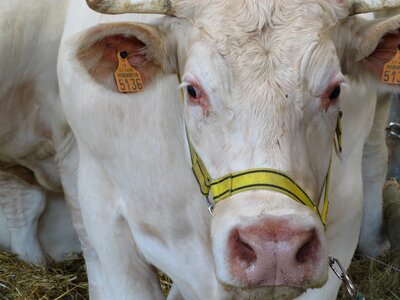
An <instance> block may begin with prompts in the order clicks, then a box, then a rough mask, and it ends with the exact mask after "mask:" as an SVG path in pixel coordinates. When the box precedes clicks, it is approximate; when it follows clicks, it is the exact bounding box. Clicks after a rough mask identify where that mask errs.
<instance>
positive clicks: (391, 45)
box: [364, 31, 400, 78]
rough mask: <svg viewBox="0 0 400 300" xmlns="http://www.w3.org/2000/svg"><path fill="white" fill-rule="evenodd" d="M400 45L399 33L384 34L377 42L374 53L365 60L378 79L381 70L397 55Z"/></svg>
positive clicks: (380, 75)
mask: <svg viewBox="0 0 400 300" xmlns="http://www.w3.org/2000/svg"><path fill="white" fill-rule="evenodd" d="M399 45H400V32H399V31H396V32H394V33H388V34H386V35H385V36H384V37H383V38H382V40H381V41H380V42H379V44H378V46H377V47H376V49H375V51H374V52H373V53H372V54H371V55H369V56H368V57H367V58H365V60H364V62H365V63H366V65H367V66H368V67H369V68H371V69H372V71H373V72H374V73H375V74H376V75H377V76H378V77H379V78H380V77H382V73H383V68H384V66H385V64H386V63H387V62H389V61H390V60H391V59H392V58H393V57H394V56H395V55H396V53H397V48H398V46H399Z"/></svg>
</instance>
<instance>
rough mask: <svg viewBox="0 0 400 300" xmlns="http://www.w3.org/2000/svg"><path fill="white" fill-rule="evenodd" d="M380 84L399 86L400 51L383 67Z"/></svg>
mask: <svg viewBox="0 0 400 300" xmlns="http://www.w3.org/2000/svg"><path fill="white" fill-rule="evenodd" d="M382 82H383V83H387V84H399V85H400V50H399V49H397V53H396V55H395V56H394V57H393V58H392V59H391V60H390V61H389V62H387V63H386V64H385V66H384V67H383V74H382Z"/></svg>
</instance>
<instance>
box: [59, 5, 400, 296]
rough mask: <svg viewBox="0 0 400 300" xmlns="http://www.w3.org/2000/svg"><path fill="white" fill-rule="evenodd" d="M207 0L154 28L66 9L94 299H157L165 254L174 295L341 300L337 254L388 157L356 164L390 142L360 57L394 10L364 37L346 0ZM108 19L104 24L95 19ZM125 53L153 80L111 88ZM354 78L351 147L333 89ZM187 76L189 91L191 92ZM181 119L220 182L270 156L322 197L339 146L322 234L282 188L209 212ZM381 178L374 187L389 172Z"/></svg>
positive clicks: (62, 62)
mask: <svg viewBox="0 0 400 300" xmlns="http://www.w3.org/2000/svg"><path fill="white" fill-rule="evenodd" d="M210 2H212V3H211V4H209V5H208V6H203V5H201V4H192V5H188V4H189V3H190V1H186V2H184V5H182V8H180V9H181V10H180V11H179V13H178V15H180V18H178V19H173V18H172V19H171V18H166V19H163V20H161V21H162V23H160V24H159V25H156V26H147V25H141V24H137V23H132V22H133V21H134V20H135V21H137V19H136V17H133V16H122V17H121V16H118V17H107V16H102V15H96V14H95V13H93V12H91V11H88V9H87V8H86V7H85V5H84V4H83V3H81V2H79V1H75V2H74V1H73V2H72V4H73V5H71V6H70V9H69V13H68V19H67V25H66V30H65V32H64V37H63V41H64V42H63V43H62V48H61V53H60V57H59V65H58V68H59V69H58V75H59V80H60V85H61V95H62V103H63V108H64V111H65V113H66V116H67V119H68V122H69V123H70V125H71V127H72V130H73V131H74V133H75V135H76V139H77V144H78V145H79V168H78V181H77V182H78V189H77V192H78V193H77V196H78V197H77V199H78V202H79V207H80V210H81V217H82V220H83V224H84V226H82V227H81V230H80V235H81V240H83V241H84V245H83V247H84V249H86V250H84V255H85V259H86V264H87V267H88V275H89V284H90V293H91V297H92V298H94V299H103V298H104V299H110V298H117V299H162V297H163V296H162V293H161V291H160V289H159V287H158V283H157V276H156V273H155V272H154V270H153V266H155V267H157V268H159V269H160V270H162V271H164V272H165V273H167V275H169V276H170V277H171V278H172V280H173V281H174V289H173V292H172V293H171V294H170V299H181V297H183V298H184V299H247V298H251V299H253V298H254V299H259V298H260V299H266V298H267V299H292V298H294V297H297V296H299V299H335V297H336V294H337V291H338V287H339V285H340V281H339V280H337V278H335V277H334V275H333V274H332V273H328V256H327V255H328V254H329V255H331V256H334V257H336V258H339V260H340V261H342V263H343V265H344V266H345V267H346V268H347V267H348V265H349V264H350V261H351V257H352V255H353V253H354V250H355V248H356V245H357V240H358V236H359V232H360V226H361V223H362V215H363V183H362V181H363V177H364V180H365V179H366V178H367V179H368V180H370V181H372V180H375V179H377V178H380V177H381V176H382V174H383V173H384V172H381V171H382V170H384V169H385V162H384V159H383V160H382V159H380V160H379V168H377V169H375V170H372V171H371V170H370V173H368V172H367V173H365V174H366V175H365V174H364V175H363V174H362V173H361V170H362V165H368V162H369V161H370V160H371V159H375V157H376V155H378V156H380V157H383V156H384V155H382V153H383V154H384V152H385V149H382V148H381V147H378V151H376V152H375V153H370V152H368V149H372V148H374V143H381V142H382V143H383V140H380V138H381V136H380V135H379V134H378V135H375V134H373V132H374V129H373V128H375V127H374V126H375V125H374V117H373V116H374V114H375V110H376V108H377V100H376V92H375V91H376V85H374V84H373V82H376V79H375V80H373V79H372V78H371V76H370V75H366V76H363V75H364V74H365V73H368V72H367V70H366V69H365V66H364V65H363V64H362V63H361V64H358V63H359V61H360V60H361V59H362V58H366V59H367V57H368V55H371V53H375V52H374V49H375V48H376V47H377V44H378V41H379V40H380V39H381V38H382V36H383V35H384V34H385V33H386V32H387V31H390V30H393V28H397V27H395V26H397V24H395V23H396V22H397V21H396V19H392V20H391V21H390V22H388V24H389V25H387V24H386V25H385V26H382V27H381V28H380V29H379V30H376V31H372V29H371V32H374V33H375V34H376V35H377V36H378V35H379V34H380V35H379V38H378V37H377V38H376V42H374V43H371V44H368V43H365V44H362V47H361V43H360V45H358V44H357V45H352V44H351V42H352V34H353V33H354V32H353V30H354V31H356V32H357V30H358V27H357V26H358V25H357V24H358V23H357V22H358V21H353V20H351V19H349V20H346V18H345V17H346V6H345V4H343V3H339V4H336V6H331V4H329V3H327V2H324V1H307V3H303V4H302V3H300V2H299V1H294V2H293V3H292V2H290V3H289V2H287V1H282V2H279V3H278V2H277V1H276V2H275V1H272V2H270V3H269V4H268V3H266V2H265V3H264V1H260V3H259V4H255V3H254V2H252V1H243V2H240V1H232V2H230V4H229V3H228V2H227V1H222V2H220V3H217V1H215V2H213V1H210ZM239 2H240V3H239ZM185 5H186V8H185ZM197 5H198V7H197ZM342 6H343V7H342ZM189 7H190V8H189ZM285 9H288V11H289V12H285ZM305 15H306V16H305ZM285 18H286V19H285ZM289 20H290V22H289ZM111 21H112V22H117V21H118V22H119V23H113V24H107V23H110V22H111ZM121 22H122V23H121ZM99 23H106V24H103V25H100V26H97V27H94V28H93V29H92V28H91V27H92V26H95V25H97V24H99ZM222 24H223V25H222ZM342 28H345V30H342ZM385 28H386V29H385ZM328 29H329V30H328ZM83 30H86V31H84V32H83V33H82V31H83ZM307 30H309V31H307ZM346 30H347V31H346ZM300 33H301V34H300ZM359 33H360V32H359ZM396 38H397V37H396ZM331 39H332V40H335V42H336V43H333V42H332V40H331ZM357 41H358V40H357ZM309 45H315V47H312V48H311V49H312V50H310V48H309ZM335 45H336V46H335ZM352 47H355V48H352ZM365 48H366V49H365ZM143 49H144V50H143ZM355 50H357V51H359V52H357V53H356V54H354V53H355V52H354V51H355ZM119 51H127V52H128V58H129V62H130V63H131V65H133V66H134V67H136V68H137V69H138V70H139V72H141V73H142V76H143V79H144V83H145V90H144V92H142V93H137V94H119V93H118V92H117V91H116V86H115V82H114V77H113V72H114V71H115V69H116V67H117V55H118V53H119ZM394 51H395V49H394ZM299 53H300V54H299ZM346 53H350V54H351V55H350V57H348V56H346ZM311 54H312V55H311ZM296 68H297V69H296ZM341 69H342V70H343V72H344V73H345V74H346V75H348V78H347V79H346V78H345V77H344V76H343V75H342V74H341V72H340V70H341ZM378 71H379V70H378ZM177 73H179V74H180V75H181V76H182V83H180V82H179V80H178V79H177V76H176V74H177ZM370 73H372V72H370ZM365 77H366V78H367V79H365ZM365 80H366V81H367V82H370V84H365ZM363 81H364V83H360V82H363ZM343 82H346V84H345V85H343V86H342V95H341V97H340V109H341V110H342V111H343V113H344V117H343V129H344V133H343V145H344V148H343V153H342V154H340V155H338V156H336V155H335V154H333V156H332V149H333V145H332V144H333V137H334V130H335V125H336V118H337V114H338V110H339V104H338V102H339V101H338V100H337V99H336V98H337V97H334V96H331V95H336V94H337V93H333V91H335V87H337V86H339V85H340V84H342V83H343ZM178 85H180V86H181V87H182V88H184V89H187V92H186V93H185V98H184V101H183V102H182V101H181V100H180V98H181V94H180V91H179V90H178V89H177V86H178ZM189 87H190V88H189ZM309 89H311V92H310V90H309ZM300 91H302V92H300ZM336 92H337V89H336ZM303 93H305V94H306V95H307V96H304V94H303ZM302 95H303V96H302ZM316 95H317V96H316ZM336 96H337V95H336ZM378 107H380V106H378ZM384 110H385V109H382V111H384ZM379 111H380V110H379ZM382 116H383V117H382ZM383 118H384V113H381V114H379V117H377V118H376V120H375V121H377V120H378V119H379V120H382V119H383ZM379 120H378V121H379ZM380 122H381V121H380ZM375 123H377V122H375ZM378 123H379V122H378ZM380 124H381V123H380ZM379 126H380V125H379ZM379 126H377V127H376V128H378V127H379ZM186 131H187V132H188V135H189V136H190V139H191V140H192V142H193V145H194V147H195V148H196V150H197V151H198V153H199V155H200V156H201V157H202V159H203V160H204V164H205V165H206V166H207V169H208V172H209V173H210V175H211V176H212V178H213V179H216V178H220V177H221V176H224V175H225V174H228V173H230V172H238V171H243V170H247V169H249V168H250V169H251V168H257V167H268V168H274V169H278V170H282V171H284V172H286V173H288V174H289V175H290V176H291V177H293V178H295V180H296V181H298V182H299V183H300V184H301V185H302V186H303V187H304V188H305V189H306V190H307V192H308V193H309V194H310V195H311V198H312V199H314V201H318V199H319V195H320V191H321V190H322V186H323V181H324V178H325V176H326V173H327V169H328V165H329V161H330V159H331V157H332V159H333V162H332V171H331V190H330V199H331V204H330V209H329V214H328V224H327V231H326V233H324V229H323V226H322V224H321V220H320V219H319V218H318V216H317V215H316V214H315V213H312V212H311V210H309V209H308V208H307V207H305V206H302V205H300V204H298V203H296V202H295V201H293V200H291V199H288V198H285V197H284V196H283V195H281V194H278V193H274V192H271V191H263V190H253V191H247V192H244V193H241V194H237V195H234V196H232V197H230V198H228V199H226V200H223V201H222V202H220V203H218V204H217V205H216V207H215V210H214V215H213V217H211V216H210V215H209V214H208V211H207V209H206V205H205V203H204V198H203V196H202V195H201V193H200V192H199V185H198V182H197V181H196V179H195V177H194V176H193V174H192V171H191V162H190V154H189V149H188V140H187V136H186V133H185V132H186ZM370 133H371V134H370ZM367 140H368V141H370V142H371V144H372V148H371V147H367V148H366V150H365V149H364V144H365V142H366V141H367ZM379 140H380V141H379ZM377 141H379V142H377ZM317 145H318V146H317ZM375 148H376V147H375ZM364 150H365V153H367V154H366V155H364V158H363V151H364ZM115 170H118V172H115ZM375 182H378V183H377V184H376V185H373V186H370V189H372V190H373V192H374V195H377V194H378V193H379V192H380V191H381V188H382V187H381V182H382V181H377V180H375ZM364 189H365V190H368V186H366V187H365V188H364ZM368 192H369V191H368ZM380 198H381V196H379V195H378V196H377V197H376V198H374V199H369V200H367V201H369V202H374V203H375V205H374V204H371V205H369V204H368V205H367V206H366V207H367V208H368V207H378V213H377V214H376V213H375V215H374V216H373V218H374V220H375V221H376V223H375V227H373V228H372V229H371V230H370V231H369V234H363V235H362V236H361V243H362V244H361V248H363V249H364V250H365V251H368V247H371V249H373V250H371V251H373V252H374V253H375V254H376V253H379V252H380V251H382V249H383V248H384V247H385V239H384V238H383V237H382V236H381V233H380V225H381V216H380V212H381V210H379V207H380V206H379V204H378V205H376V204H377V203H379V201H380ZM370 213H371V212H370V211H368V210H367V211H366V212H364V214H366V215H367V216H368V214H370ZM364 220H369V219H368V217H366V218H364ZM367 223H368V222H365V224H367ZM293 232H295V233H293ZM371 232H372V233H371ZM100 233H101V234H100ZM297 236H299V238H297ZM282 237H284V238H282ZM366 245H368V247H367V246H366ZM293 251H294V252H293ZM258 257H259V258H260V259H258ZM255 258H256V259H255ZM295 268H298V269H300V271H296V272H295V271H294V270H295ZM291 274H292V275H291ZM328 274H329V275H328ZM328 276H329V279H328ZM326 280H327V283H325V282H326ZM305 289H308V290H307V292H305V293H304V294H303V295H301V296H300V294H302V293H303V292H304V290H305Z"/></svg>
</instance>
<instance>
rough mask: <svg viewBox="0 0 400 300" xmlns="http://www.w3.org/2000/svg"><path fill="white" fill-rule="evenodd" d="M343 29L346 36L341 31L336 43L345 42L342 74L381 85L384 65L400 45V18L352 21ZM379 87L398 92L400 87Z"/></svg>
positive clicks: (356, 18)
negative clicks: (338, 41)
mask: <svg viewBox="0 0 400 300" xmlns="http://www.w3.org/2000/svg"><path fill="white" fill-rule="evenodd" d="M342 29H344V31H345V32H343V31H341V34H340V35H341V37H338V39H339V40H340V39H341V38H342V39H343V38H344V39H345V40H346V41H345V47H344V49H343V51H344V53H343V57H342V68H343V71H344V73H346V74H351V75H356V76H357V75H361V76H362V77H364V78H365V79H366V77H369V78H372V79H373V81H375V82H377V83H380V82H381V79H382V75H383V69H384V65H385V64H386V63H387V62H389V61H390V60H391V59H392V58H393V57H394V56H395V55H396V53H397V49H398V46H399V45H400V31H399V30H400V15H397V16H394V17H391V18H386V19H377V20H372V21H371V20H369V21H367V20H364V19H361V18H358V17H353V20H347V22H345V25H344V28H342ZM342 34H344V35H342ZM342 41H343V40H342ZM378 87H379V88H382V90H389V91H397V92H398V91H400V85H399V86H394V85H387V84H379V85H378Z"/></svg>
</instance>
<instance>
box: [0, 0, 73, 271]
mask: <svg viewBox="0 0 400 300" xmlns="http://www.w3.org/2000/svg"><path fill="white" fill-rule="evenodd" d="M67 5H68V1H47V0H44V1H41V2H40V4H39V3H37V2H35V1H21V0H17V1H12V2H1V4H0V12H1V13H0V14H1V18H0V27H1V28H2V30H1V32H0V69H1V72H0V82H1V84H0V107H1V109H0V172H1V174H2V175H4V176H2V180H1V181H0V193H1V197H0V204H1V216H0V218H1V221H2V222H4V221H5V222H4V223H5V226H4V227H2V230H1V236H2V238H1V240H2V244H1V246H2V247H4V248H7V249H9V250H11V251H14V252H16V253H17V254H19V257H20V258H22V259H24V260H26V261H27V262H31V263H42V264H44V263H45V255H50V256H51V257H53V258H55V259H57V260H60V259H62V258H63V257H65V255H66V254H68V253H70V252H77V251H79V250H80V246H79V242H78V240H77V238H76V233H75V231H74V229H73V227H72V224H71V216H70V213H69V211H68V209H67V207H66V204H65V202H64V200H63V195H62V194H57V195H55V194H52V193H51V192H50V191H56V192H60V191H62V190H61V180H60V176H59V172H60V169H59V168H58V167H59V166H58V165H57V163H56V157H55V155H56V148H57V146H58V145H59V144H61V141H62V140H63V139H64V138H65V137H64V136H67V131H68V126H66V123H65V122H63V120H64V119H63V118H62V117H60V114H61V113H60V108H61V105H60V100H59V92H58V81H57V74H56V61H57V54H58V47H59V43H60V40H61V35H62V31H63V26H64V20H65V16H66V8H67ZM61 116H62V114H61ZM57 137H58V139H57ZM21 166H23V167H25V168H27V169H29V170H30V171H31V172H33V175H34V176H32V177H34V178H33V179H32V180H33V183H27V182H25V181H23V180H21V179H20V178H19V177H18V176H17V177H15V176H14V175H12V174H10V173H8V171H7V170H9V168H11V169H13V168H14V167H16V168H21ZM4 167H5V170H4V169H3V168H4ZM75 185H76V183H75ZM47 200H48V201H49V202H50V203H48V206H47V207H46V202H47ZM43 210H45V212H44V214H43V215H42V212H43ZM41 215H42V217H41ZM40 217H41V218H40ZM39 218H40V220H39ZM38 222H39V227H38V228H37V226H38ZM38 231H39V232H38ZM42 247H43V250H44V252H43V250H42Z"/></svg>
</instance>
